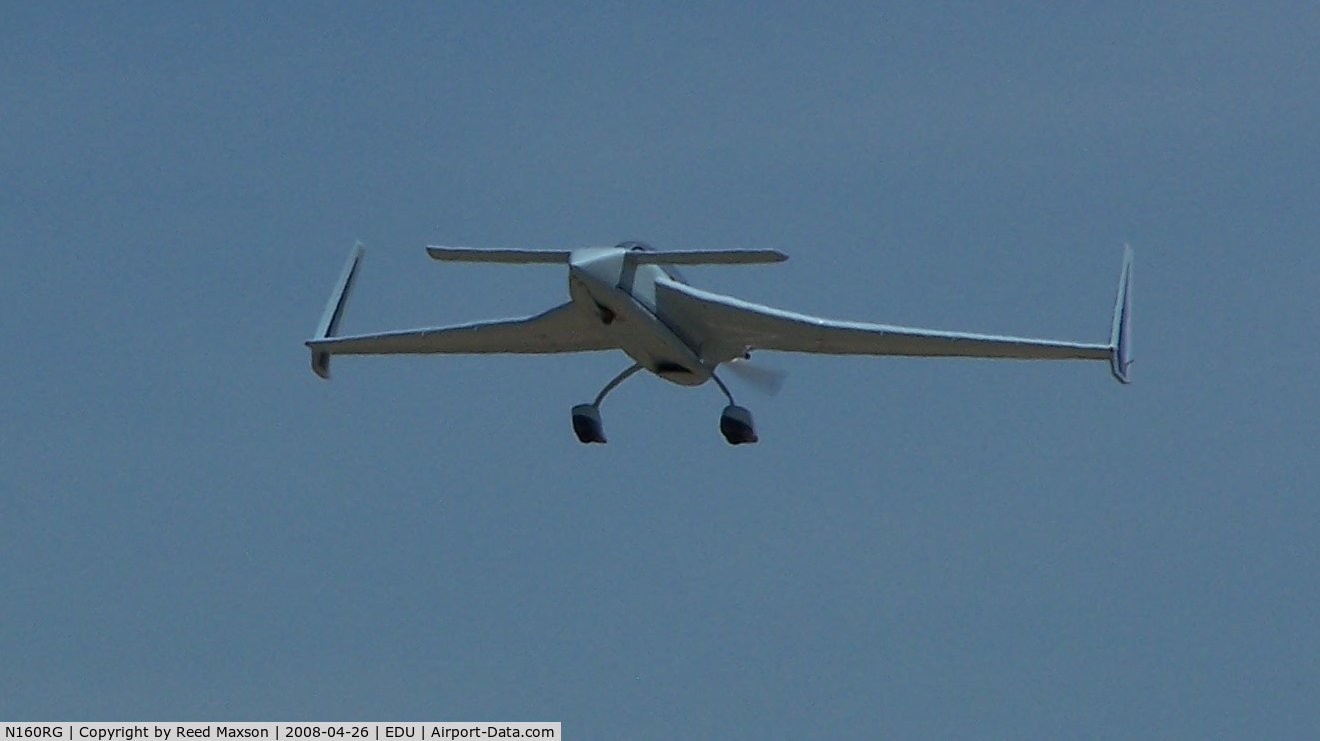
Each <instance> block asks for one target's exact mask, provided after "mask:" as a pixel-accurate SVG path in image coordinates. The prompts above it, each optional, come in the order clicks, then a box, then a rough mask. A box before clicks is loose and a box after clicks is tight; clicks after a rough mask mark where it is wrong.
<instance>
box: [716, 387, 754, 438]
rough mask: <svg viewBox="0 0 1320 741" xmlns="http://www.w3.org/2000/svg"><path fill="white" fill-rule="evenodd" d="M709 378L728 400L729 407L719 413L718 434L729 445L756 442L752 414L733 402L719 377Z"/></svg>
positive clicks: (731, 396)
mask: <svg viewBox="0 0 1320 741" xmlns="http://www.w3.org/2000/svg"><path fill="white" fill-rule="evenodd" d="M710 377H711V378H713V379H715V383H716V384H717V385H718V386H719V387H720V391H723V392H724V396H725V397H726V398H727V399H728V400H729V405H728V406H727V407H724V411H723V412H721V413H720V432H721V433H722V434H723V435H724V439H725V440H728V441H729V444H730V445H744V444H750V443H754V442H756V441H757V439H758V438H757V437H756V428H755V426H753V424H752V413H751V412H750V411H748V410H747V409H746V408H745V407H740V406H738V405H737V404H735V403H734V402H733V394H731V393H729V387H728V386H725V385H724V381H721V380H720V377H719V376H717V375H715V374H714V373H712V374H711V375H710Z"/></svg>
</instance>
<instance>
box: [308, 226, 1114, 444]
mask: <svg viewBox="0 0 1320 741" xmlns="http://www.w3.org/2000/svg"><path fill="white" fill-rule="evenodd" d="M426 251H427V253H428V254H429V255H430V256H431V257H433V258H435V259H436V260H443V261H450V262H483V263H503V264H516V265H526V264H533V263H554V264H564V265H567V266H568V293H569V296H570V299H569V300H568V301H567V302H565V303H562V304H560V305H559V306H556V307H554V308H553V309H550V310H548V311H545V312H542V313H540V314H537V315H535V316H529V317H522V318H517V319H499V320H494V321H485V322H477V323H473V324H458V325H452V326H447V327H435V328H427V329H408V330H401V331H394V332H382V333H377V334H362V335H352V336H344V337H340V336H336V334H335V329H336V328H337V327H338V325H339V321H340V319H342V318H343V314H344V307H345V305H346V304H347V301H348V296H349V292H350V290H351V289H352V287H353V279H354V276H355V275H356V274H357V269H358V266H359V265H360V264H361V261H362V253H363V246H362V245H361V243H359V244H357V245H356V246H354V248H353V251H352V252H351V253H350V255H349V258H348V262H347V263H346V264H345V265H344V270H343V273H342V274H341V275H340V277H339V282H338V283H337V284H336V285H335V289H334V292H333V293H332V294H331V296H330V301H329V303H328V304H327V305H326V307H325V313H324V314H323V315H322V317H321V322H320V324H318V325H317V328H316V335H315V336H314V337H313V338H312V339H310V340H308V341H307V343H306V344H307V346H308V347H309V348H311V351H312V370H313V371H315V372H316V374H317V375H318V376H320V377H322V378H329V377H330V356H331V355H387V354H418V353H567V352H586V351H592V350H622V351H623V352H624V353H626V354H627V355H628V357H630V358H632V360H633V364H632V365H631V366H629V367H628V368H627V369H626V370H624V371H623V372H622V373H620V374H619V375H617V376H615V377H614V379H613V380H611V381H610V382H609V383H607V384H605V387H604V388H603V389H601V391H600V393H599V394H597V395H596V398H595V400H594V401H592V402H591V403H590V404H578V405H577V406H575V407H573V412H572V415H573V431H574V432H575V433H576V434H577V437H578V440H580V441H582V442H583V443H604V442H605V432H604V427H603V425H602V424H601V418H600V405H601V402H602V401H604V400H605V396H606V395H607V394H609V392H610V391H612V390H614V388H615V387H617V386H618V385H619V384H620V383H622V382H623V381H624V380H625V379H627V378H628V377H629V376H632V375H633V374H634V373H636V372H638V371H640V370H647V371H650V372H651V373H654V374H655V375H657V376H659V377H661V378H663V379H665V380H666V381H670V382H672V383H676V384H678V385H680V386H700V385H701V384H703V383H705V382H706V381H714V382H715V384H716V385H717V386H719V388H720V391H722V392H724V396H725V397H726V398H728V400H729V404H728V406H726V407H725V408H724V411H723V413H722V414H721V415H720V432H721V433H723V435H724V438H725V439H726V440H728V441H729V443H730V444H731V445H740V444H743V443H754V442H756V441H757V436H756V431H755V428H754V427H753V424H752V415H751V412H749V411H748V410H747V409H745V408H743V407H740V406H738V405H737V404H736V403H735V402H734V400H733V394H732V393H730V392H729V387H728V386H726V385H724V382H723V381H721V380H720V378H719V376H717V375H715V369H716V368H718V367H719V366H720V365H723V364H727V363H732V362H734V361H738V360H741V359H746V358H748V357H750V355H751V353H752V351H753V350H780V351H787V352H811V353H825V354H830V355H900V356H909V357H912V356H920V357H929V356H941V357H971V358H1018V359H1029V360H1107V361H1109V365H1110V369H1111V370H1112V372H1113V374H1114V377H1115V378H1117V379H1118V380H1119V381H1120V382H1122V383H1127V382H1128V366H1129V365H1130V364H1131V363H1132V357H1131V351H1130V345H1131V343H1130V337H1131V330H1130V323H1131V318H1132V311H1131V285H1132V249H1131V248H1124V254H1123V268H1122V272H1121V273H1120V275H1119V283H1118V297H1117V299H1116V300H1115V302H1114V317H1113V324H1112V328H1111V332H1110V336H1109V343H1108V344H1094V343H1085V342H1059V341H1054V340H1035V339H1027V338H1022V337H1002V336H996V335H984V334H969V333H964V332H942V331H937V330H929V329H912V328H909V327H894V326H889V325H885V324H868V323H863V322H845V321H836V320H832V319H821V318H819V317H814V316H807V315H805V314H797V313H794V312H791V311H783V310H781V309H774V308H771V307H768V306H761V305H759V304H753V303H749V302H747V301H742V300H739V299H736V298H732V297H730V296H722V295H720V294H717V293H711V292H709V291H702V290H700V289H697V288H693V287H692V286H690V285H688V282H687V281H686V280H684V279H683V277H682V276H681V275H680V274H679V272H678V271H677V270H676V269H675V268H674V266H675V265H745V264H750V263H770V262H783V261H784V260H787V259H788V256H787V255H784V254H783V253H781V252H776V251H774V250H718V251H707V252H686V251H658V250H654V249H652V248H651V247H649V246H647V245H645V244H642V243H641V242H624V243H622V244H620V245H618V246H616V247H583V248H580V249H575V250H519V249H476V248H466V247H427V248H426Z"/></svg>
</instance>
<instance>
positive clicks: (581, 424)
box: [573, 364, 758, 445]
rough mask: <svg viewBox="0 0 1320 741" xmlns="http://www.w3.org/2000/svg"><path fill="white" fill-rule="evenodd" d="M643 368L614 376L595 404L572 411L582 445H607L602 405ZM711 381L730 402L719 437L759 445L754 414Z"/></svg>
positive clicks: (712, 376)
mask: <svg viewBox="0 0 1320 741" xmlns="http://www.w3.org/2000/svg"><path fill="white" fill-rule="evenodd" d="M641 369H642V366H641V365H637V364H634V365H632V366H629V367H628V369H627V370H625V371H624V372H622V373H620V374H619V375H617V376H615V377H614V379H613V380H611V381H610V382H609V383H607V384H605V388H603V389H601V390H600V393H599V394H596V400H595V401H593V402H591V403H590V404H578V405H577V406H575V407H573V434H575V435H577V439H578V440H579V441H580V442H582V443H583V444H586V445H590V444H592V443H599V444H604V443H605V425H604V424H602V423H601V420H600V403H601V402H602V401H605V396H606V395H607V394H609V393H610V392H611V391H613V390H614V389H615V388H616V387H617V386H618V385H619V384H621V383H623V382H624V381H626V380H628V378H629V377H630V376H632V375H633V374H634V373H636V372H637V371H639V370H641ZM711 378H712V379H714V380H715V383H716V385H718V386H719V387H720V391H722V392H724V396H725V398H727V399H728V400H729V405H728V406H726V407H724V411H723V412H721V413H720V434H722V435H724V439H725V440H728V441H729V444H730V445H748V444H750V443H754V442H757V440H758V438H757V437H756V426H755V425H754V424H753V423H752V413H751V412H750V411H748V410H747V409H746V408H745V407H740V406H738V405H737V404H735V403H734V401H733V394H731V393H729V387H728V386H725V385H724V382H723V381H721V380H720V379H719V377H718V376H716V375H714V374H712V375H711Z"/></svg>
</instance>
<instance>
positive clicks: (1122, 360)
mask: <svg viewBox="0 0 1320 741" xmlns="http://www.w3.org/2000/svg"><path fill="white" fill-rule="evenodd" d="M1109 352H1110V358H1109V364H1110V368H1111V370H1112V371H1113V373H1114V378H1117V379H1118V381H1119V383H1131V381H1130V380H1128V366H1130V365H1132V248H1131V247H1129V246H1124V248H1123V269H1122V272H1120V273H1119V276H1118V296H1117V297H1116V298H1115V299H1114V324H1113V328H1112V330H1111V331H1110V335H1109Z"/></svg>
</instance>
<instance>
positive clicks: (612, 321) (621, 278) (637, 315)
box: [568, 247, 711, 386]
mask: <svg viewBox="0 0 1320 741" xmlns="http://www.w3.org/2000/svg"><path fill="white" fill-rule="evenodd" d="M626 255H627V251H626V250H623V249H619V248H616V247H588V248H584V249H579V250H574V251H573V253H572V257H571V258H570V260H569V274H568V292H569V295H570V296H572V298H573V302H574V303H575V304H577V305H578V306H580V307H581V308H582V310H583V311H585V312H587V313H589V314H590V315H592V316H594V317H596V318H597V319H598V320H599V321H600V322H601V324H602V326H603V327H604V329H605V331H606V332H608V333H609V334H610V336H611V338H613V339H614V340H615V341H616V342H618V345H619V347H620V348H621V349H622V350H623V351H624V352H625V353H627V355H628V356H629V357H630V358H632V359H633V360H635V361H636V362H637V363H638V364H639V365H641V366H642V367H643V368H645V369H646V370H648V371H651V372H652V373H654V374H656V375H657V376H660V377H661V378H663V379H665V380H666V381H670V382H672V383H676V384H679V385H680V386H700V385H701V384H703V383H705V382H706V381H709V380H710V377H711V368H708V367H707V366H706V364H705V363H704V362H702V359H701V356H700V355H699V354H698V353H697V352H696V351H695V350H693V349H692V348H691V347H689V346H688V344H687V343H685V342H684V341H683V340H682V339H680V338H679V336H678V335H677V334H675V332H674V330H673V329H672V328H670V326H669V325H668V324H667V323H666V322H665V321H663V320H662V318H661V317H660V314H659V311H658V309H657V307H656V299H655V283H656V281H657V280H667V279H668V276H667V275H666V274H665V271H664V270H663V269H661V268H660V267H658V266H656V265H637V264H634V263H632V262H631V261H628V260H626V259H625V256H626Z"/></svg>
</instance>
